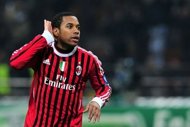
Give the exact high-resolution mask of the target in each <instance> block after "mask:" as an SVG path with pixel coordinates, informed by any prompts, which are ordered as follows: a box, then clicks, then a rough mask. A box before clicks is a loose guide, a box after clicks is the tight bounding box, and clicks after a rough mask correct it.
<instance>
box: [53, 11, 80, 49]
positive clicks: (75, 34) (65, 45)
mask: <svg viewBox="0 0 190 127" xmlns="http://www.w3.org/2000/svg"><path fill="white" fill-rule="evenodd" d="M51 23H52V28H53V35H54V37H55V38H56V40H57V42H58V46H59V47H60V48H62V49H70V48H72V47H74V46H76V45H77V44H78V42H79V39H80V24H79V21H78V19H77V17H76V16H75V15H74V14H72V13H70V12H61V13H58V14H57V15H55V16H54V18H53V19H52V21H51Z"/></svg>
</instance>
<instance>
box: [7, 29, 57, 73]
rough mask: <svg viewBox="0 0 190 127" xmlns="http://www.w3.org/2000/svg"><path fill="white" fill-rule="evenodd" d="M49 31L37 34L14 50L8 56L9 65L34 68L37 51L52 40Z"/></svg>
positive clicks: (19, 67)
mask: <svg viewBox="0 0 190 127" xmlns="http://www.w3.org/2000/svg"><path fill="white" fill-rule="evenodd" d="M52 38H53V37H51V35H50V33H48V32H47V31H44V33H43V34H42V35H37V36H36V37H34V38H33V40H31V41H30V42H29V43H27V44H25V45H24V46H22V47H21V48H19V49H17V50H15V51H14V52H13V53H12V55H11V57H10V63H9V64H10V66H11V67H13V68H15V69H23V68H26V67H31V68H35V66H36V65H37V62H38V59H40V57H39V56H38V53H40V52H41V51H42V50H43V49H44V48H45V47H46V46H47V44H50V42H52V41H53V39H52Z"/></svg>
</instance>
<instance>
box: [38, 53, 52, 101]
mask: <svg viewBox="0 0 190 127" xmlns="http://www.w3.org/2000/svg"><path fill="white" fill-rule="evenodd" d="M48 53H49V52H47V53H45V54H44V56H43V58H45V56H46V55H47V54H48ZM39 65H40V62H39ZM45 65H46V64H43V66H42V67H41V68H40V71H38V77H40V76H41V72H43V73H42V74H44V73H45V72H44V71H45ZM39 67H40V66H39ZM37 80H38V83H37V84H41V83H40V80H39V79H37ZM42 82H43V80H42ZM39 87H40V88H42V85H40V86H36V91H35V92H36V94H35V102H36V101H37V97H38V90H39ZM40 96H41V95H40Z"/></svg>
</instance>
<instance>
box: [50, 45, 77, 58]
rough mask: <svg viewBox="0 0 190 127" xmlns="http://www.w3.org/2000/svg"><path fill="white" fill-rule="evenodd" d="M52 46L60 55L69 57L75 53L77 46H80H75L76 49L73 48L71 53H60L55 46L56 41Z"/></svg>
mask: <svg viewBox="0 0 190 127" xmlns="http://www.w3.org/2000/svg"><path fill="white" fill-rule="evenodd" d="M52 47H53V51H54V53H55V54H57V55H58V56H60V57H69V56H71V55H73V54H74V53H75V52H76V51H77V47H78V46H75V47H74V49H73V50H72V51H71V52H70V53H60V52H59V51H58V50H57V49H56V48H55V42H53V44H52Z"/></svg>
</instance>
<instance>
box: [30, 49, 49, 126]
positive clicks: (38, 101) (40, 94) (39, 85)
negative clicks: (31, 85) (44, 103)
mask: <svg viewBox="0 0 190 127" xmlns="http://www.w3.org/2000/svg"><path fill="white" fill-rule="evenodd" d="M49 53H50V50H49V51H48V53H47V54H49ZM46 66H47V65H46V64H43V66H42V71H40V72H43V73H42V74H45V71H46ZM39 76H40V75H39ZM44 78H45V77H44V76H43V78H42V80H41V82H40V84H37V85H38V86H37V87H40V88H38V89H40V91H39V93H36V96H37V100H36V104H37V112H36V118H35V121H34V125H33V127H35V126H36V124H37V122H38V117H39V115H38V113H39V110H40V99H41V96H42V88H43V81H44Z"/></svg>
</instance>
